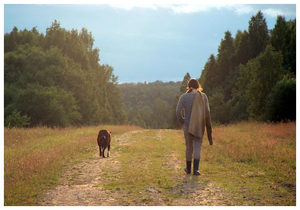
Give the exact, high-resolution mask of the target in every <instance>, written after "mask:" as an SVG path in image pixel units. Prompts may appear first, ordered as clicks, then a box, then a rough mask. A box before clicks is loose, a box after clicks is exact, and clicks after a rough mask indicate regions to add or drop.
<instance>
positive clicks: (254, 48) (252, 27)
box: [248, 11, 269, 58]
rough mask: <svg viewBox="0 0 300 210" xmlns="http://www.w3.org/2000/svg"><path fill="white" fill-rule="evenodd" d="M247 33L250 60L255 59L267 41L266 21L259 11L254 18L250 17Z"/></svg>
mask: <svg viewBox="0 0 300 210" xmlns="http://www.w3.org/2000/svg"><path fill="white" fill-rule="evenodd" d="M248 32H249V45H250V55H251V56H250V58H255V57H256V56H257V55H258V54H260V53H261V52H263V51H264V49H265V48H266V46H267V44H268V40H269V35H268V28H267V23H266V19H265V18H264V16H263V13H262V12H261V11H259V12H258V13H257V14H256V15H255V16H252V17H251V20H250V21H249V27H248Z"/></svg>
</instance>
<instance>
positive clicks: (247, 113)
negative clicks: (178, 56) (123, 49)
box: [4, 11, 296, 128]
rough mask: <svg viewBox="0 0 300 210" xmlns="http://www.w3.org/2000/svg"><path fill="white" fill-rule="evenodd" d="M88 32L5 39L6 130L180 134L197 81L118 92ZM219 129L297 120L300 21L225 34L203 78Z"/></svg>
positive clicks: (254, 22) (261, 22) (256, 22)
mask: <svg viewBox="0 0 300 210" xmlns="http://www.w3.org/2000/svg"><path fill="white" fill-rule="evenodd" d="M93 45H94V39H93V37H92V34H91V33H90V32H88V31H87V30H86V29H85V28H82V30H81V31H77V30H75V29H72V30H70V31H68V30H66V29H64V28H62V27H61V26H60V24H59V22H57V21H54V22H53V23H52V25H51V26H50V27H49V28H47V30H46V34H45V35H44V34H42V33H40V32H38V31H37V29H36V28H33V29H32V30H26V29H24V30H18V29H17V28H16V27H15V28H14V29H13V30H12V31H11V33H6V34H5V35H4V123H5V126H7V127H13V126H20V127H23V126H37V125H45V126H60V127H64V126H69V125H90V124H100V123H103V124H119V123H127V124H135V125H139V126H142V127H144V128H176V127H178V123H177V119H176V116H175V108H176V105H177V102H178V99H179V96H180V95H181V94H182V93H184V92H185V91H186V85H187V82H188V81H189V80H190V79H191V77H190V75H189V73H187V74H186V75H185V76H184V78H183V81H182V82H161V81H156V82H150V83H146V82H145V83H125V84H118V82H117V80H118V78H117V77H116V76H115V75H114V74H113V68H112V67H111V66H109V65H101V64H99V60H100V58H99V49H98V48H94V46H93ZM199 82H200V84H201V85H202V87H203V91H204V92H205V93H206V94H207V96H208V98H209V103H210V108H211V117H212V120H213V121H214V122H219V123H230V122H235V121H241V120H248V119H255V120H264V121H282V120H295V119H296V19H294V20H289V21H286V20H285V18H284V17H282V16H278V17H277V21H276V24H275V26H274V28H273V29H272V30H268V28H267V24H266V20H265V18H264V16H263V14H262V12H260V11H259V12H258V13H257V14H256V15H255V16H253V17H251V19H250V21H249V26H248V30H244V31H240V30H239V31H237V33H236V35H235V37H232V34H231V32H230V31H226V32H225V35H224V38H223V39H222V40H221V42H220V45H219V48H218V53H217V55H213V54H212V55H210V57H209V58H208V60H207V62H206V64H205V66H204V69H203V70H202V73H201V75H200V77H199Z"/></svg>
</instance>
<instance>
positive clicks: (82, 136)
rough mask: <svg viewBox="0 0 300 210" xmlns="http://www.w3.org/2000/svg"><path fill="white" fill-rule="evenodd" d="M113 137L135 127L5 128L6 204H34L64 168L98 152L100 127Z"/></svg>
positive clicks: (55, 182) (56, 181) (54, 182)
mask: <svg viewBox="0 0 300 210" xmlns="http://www.w3.org/2000/svg"><path fill="white" fill-rule="evenodd" d="M100 128H101V129H103V128H104V129H109V130H110V131H111V132H112V133H113V136H116V135H119V134H122V133H124V132H127V131H131V130H137V129H139V128H138V127H136V126H123V125H122V126H109V125H106V126H90V127H81V128H75V127H72V128H66V129H59V128H56V129H51V128H32V129H20V128H13V129H6V128H5V129H4V180H5V185H4V194H5V199H4V204H5V205H35V204H36V200H37V199H38V196H39V194H40V192H41V191H42V190H44V189H45V188H47V187H49V186H51V185H53V184H57V183H58V177H59V176H60V172H61V169H62V167H63V166H64V165H66V164H72V163H74V162H76V161H80V160H82V159H84V158H86V157H87V156H88V155H89V154H91V153H95V152H96V151H97V149H98V148H97V146H96V145H97V143H96V138H97V135H98V131H99V129H100Z"/></svg>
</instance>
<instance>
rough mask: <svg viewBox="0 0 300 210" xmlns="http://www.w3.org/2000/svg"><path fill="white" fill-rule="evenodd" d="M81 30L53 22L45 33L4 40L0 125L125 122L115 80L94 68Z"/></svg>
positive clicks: (95, 53) (88, 39) (92, 51)
mask: <svg viewBox="0 0 300 210" xmlns="http://www.w3.org/2000/svg"><path fill="white" fill-rule="evenodd" d="M93 45H94V38H93V37H92V34H91V33H90V32H88V31H87V30H86V29H85V28H82V30H81V31H77V30H75V29H72V30H70V31H68V30H66V29H64V28H62V27H61V26H60V23H59V22H58V21H56V20H55V21H54V22H53V23H52V25H51V26H50V27H49V28H47V30H46V33H45V34H43V33H40V32H38V31H37V29H36V28H32V30H27V29H24V30H18V28H16V27H14V29H13V30H12V31H11V32H10V33H6V34H5V35H4V123H5V126H7V127H14V126H21V127H22V126H38V125H42V126H60V127H65V126H69V125H90V124H99V123H105V124H110V123H111V124H118V123H123V122H124V120H125V113H124V111H123V108H122V101H121V96H120V91H119V89H118V87H117V77H116V76H115V75H114V74H113V68H112V67H111V66H109V65H100V64H99V60H100V58H99V49H98V48H94V46H93Z"/></svg>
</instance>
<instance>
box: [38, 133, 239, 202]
mask: <svg viewBox="0 0 300 210" xmlns="http://www.w3.org/2000/svg"><path fill="white" fill-rule="evenodd" d="M137 132H143V131H133V132H128V133H125V134H123V135H121V136H119V137H118V138H116V139H114V141H116V143H117V144H118V145H124V144H128V142H129V141H128V140H129V139H130V136H131V135H133V134H136V133H137ZM156 139H157V140H159V141H161V130H158V131H157V133H156ZM118 157H119V153H118V151H111V157H109V158H99V154H98V152H97V153H95V154H94V156H93V157H91V158H89V159H87V160H85V161H84V162H81V163H78V164H76V165H73V166H72V167H69V168H66V169H64V172H63V176H62V178H61V183H63V184H62V185H58V186H56V187H55V188H53V189H50V190H49V191H47V192H45V194H44V196H43V198H42V200H41V202H40V205H44V206H98V205H99V206H100V205H101V206H120V205H149V203H141V202H140V201H138V200H134V199H133V200H132V201H128V196H129V195H127V194H125V193H124V192H122V191H120V190H119V189H116V190H115V191H109V190H105V189H104V188H103V187H102V183H103V182H108V181H109V177H105V178H101V176H100V174H101V172H102V169H103V168H106V167H112V166H113V167H114V168H115V169H118V167H120V163H119V161H118ZM174 160H175V159H173V160H171V161H172V162H171V163H168V164H173V165H174V166H175V168H178V167H179V166H178V164H176V162H175V161H174ZM114 171H115V170H114ZM111 175H112V176H113V174H111ZM183 177H184V178H183V181H182V182H181V183H180V184H178V185H177V186H175V187H173V189H172V190H171V193H172V194H173V195H175V197H174V199H173V200H171V201H164V199H163V197H164V196H161V192H160V190H158V189H155V188H154V187H151V186H147V187H146V189H145V191H144V192H143V193H147V195H148V196H149V197H150V198H151V200H152V201H151V203H150V205H155V206H164V205H174V206H175V205H176V206H189V205H195V206H196V205H234V204H232V203H231V201H230V199H229V197H228V195H225V193H224V192H223V190H222V189H221V188H219V187H217V186H216V184H215V183H213V182H203V183H200V184H199V181H198V178H197V177H195V176H184V175H183ZM125 197H126V199H124V198H125Z"/></svg>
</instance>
